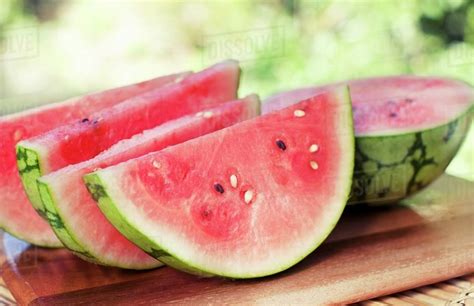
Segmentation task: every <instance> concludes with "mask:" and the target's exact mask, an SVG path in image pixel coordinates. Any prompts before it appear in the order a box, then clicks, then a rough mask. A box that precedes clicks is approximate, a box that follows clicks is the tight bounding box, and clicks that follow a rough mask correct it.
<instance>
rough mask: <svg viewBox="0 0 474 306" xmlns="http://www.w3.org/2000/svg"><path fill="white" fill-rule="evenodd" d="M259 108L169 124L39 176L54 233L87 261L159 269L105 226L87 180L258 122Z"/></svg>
mask: <svg viewBox="0 0 474 306" xmlns="http://www.w3.org/2000/svg"><path fill="white" fill-rule="evenodd" d="M259 107H260V101H259V100H258V97H257V96H255V95H252V96H249V97H247V98H244V99H242V100H237V101H233V102H229V103H226V104H224V105H222V106H219V107H217V108H214V109H208V110H206V111H203V112H199V113H197V114H193V115H188V116H185V117H182V118H179V119H176V120H173V121H169V122H167V123H164V124H163V125H160V126H159V127H156V128H154V129H152V130H147V131H145V132H143V133H142V134H139V135H136V136H134V137H133V138H130V139H127V140H123V141H120V142H119V143H117V144H115V145H114V146H112V147H111V148H110V149H109V150H107V151H104V152H102V153H101V154H99V155H98V156H96V157H95V158H93V159H90V160H87V161H85V162H82V163H79V164H76V165H71V166H68V167H65V168H62V169H60V170H58V171H56V172H53V173H51V174H48V175H46V176H43V177H41V178H40V179H39V190H40V194H41V198H42V200H43V203H44V207H45V209H46V213H47V215H48V220H50V224H51V226H52V228H53V230H54V231H55V233H56V234H57V235H58V237H59V239H60V240H61V241H62V242H63V243H64V245H65V246H66V247H67V248H69V249H70V250H71V251H73V252H74V253H76V254H78V255H79V256H80V257H82V258H84V259H86V260H88V261H93V262H95V263H99V264H104V265H111V266H116V267H121V268H131V269H147V268H153V267H156V266H157V264H158V261H157V260H156V259H154V258H153V257H150V256H149V255H148V254H146V253H145V252H143V251H142V250H141V249H139V248H138V247H136V246H135V245H134V244H132V243H131V242H130V241H128V240H127V239H126V238H125V237H124V236H122V234H120V233H119V232H118V231H117V230H116V229H115V228H114V227H113V226H112V225H111V224H110V223H109V221H107V219H106V218H105V217H104V215H103V214H102V212H101V211H100V210H99V208H98V207H97V203H96V202H95V201H94V200H93V199H92V197H91V196H90V194H89V192H88V191H87V188H86V187H85V185H84V182H83V180H82V177H83V175H85V174H87V173H89V172H92V171H93V170H95V169H97V168H104V167H108V166H112V165H115V164H118V163H120V162H123V161H126V160H129V159H131V158H135V157H138V156H142V155H145V154H147V153H149V152H152V151H158V150H161V149H163V148H165V147H167V146H170V145H174V144H177V143H180V142H184V141H186V140H189V139H192V138H195V137H198V136H201V135H204V134H207V133H210V132H213V131H216V130H219V129H222V128H224V127H227V126H230V125H233V124H235V123H237V122H240V121H243V120H246V119H249V118H252V117H255V116H257V115H258V113H259ZM98 233H100V234H98Z"/></svg>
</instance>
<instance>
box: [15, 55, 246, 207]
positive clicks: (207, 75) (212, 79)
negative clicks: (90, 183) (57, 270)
mask: <svg viewBox="0 0 474 306" xmlns="http://www.w3.org/2000/svg"><path fill="white" fill-rule="evenodd" d="M239 76H240V69H239V65H238V63H237V62H235V61H225V62H222V63H220V64H217V65H214V66H212V67H210V68H208V69H206V70H203V71H201V72H199V73H195V74H192V75H191V76H189V77H186V78H184V79H183V80H182V81H180V82H179V83H175V84H170V85H169V86H166V87H164V88H162V89H161V88H160V89H157V90H154V91H150V92H147V93H144V94H143V95H141V96H137V97H133V98H131V99H128V100H126V101H124V102H123V103H120V104H118V105H115V106H113V107H111V108H107V109H104V110H102V111H100V112H97V113H94V114H92V115H90V116H89V117H88V118H86V120H83V121H82V122H75V123H72V124H69V125H64V126H61V127H59V128H57V129H54V130H51V131H49V132H47V133H45V134H42V135H40V136H37V137H34V138H31V139H28V140H25V141H22V142H20V143H18V145H17V152H18V153H17V155H18V168H19V171H20V173H21V174H22V175H21V177H22V181H23V185H24V187H25V190H26V193H27V195H28V197H29V199H30V202H31V203H32V204H33V206H34V207H35V208H36V209H37V210H38V211H39V212H40V214H41V215H43V216H46V211H44V207H43V205H42V202H41V199H40V196H39V193H38V188H37V184H36V179H37V178H39V177H40V176H43V175H45V174H48V173H50V172H52V171H55V170H58V169H61V168H63V167H65V166H68V165H72V164H76V163H79V162H82V161H85V160H88V159H91V158H93V157H94V156H96V155H97V154H99V153H100V152H102V151H104V150H106V149H108V148H109V147H110V146H112V145H113V144H115V143H117V142H118V141H119V140H122V139H127V138H130V137H132V136H133V135H135V134H138V133H141V132H142V131H144V130H146V129H150V128H154V127H156V126H157V125H160V124H162V123H164V122H166V121H169V120H172V119H176V118H179V117H181V116H183V115H186V114H190V113H195V112H198V111H200V110H202V109H205V108H209V107H213V106H216V105H219V104H222V103H223V102H226V101H230V100H233V99H236V97H237V89H238V84H239Z"/></svg>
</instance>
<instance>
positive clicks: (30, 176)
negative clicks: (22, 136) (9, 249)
mask: <svg viewBox="0 0 474 306" xmlns="http://www.w3.org/2000/svg"><path fill="white" fill-rule="evenodd" d="M16 158H17V165H18V172H19V174H20V177H21V181H22V183H23V187H24V189H25V192H26V193H27V195H28V197H30V195H31V196H33V197H38V199H39V201H40V202H41V199H40V198H39V192H38V190H37V185H36V178H38V177H40V175H41V163H40V161H39V158H38V153H37V152H36V151H35V150H32V149H29V148H25V147H23V146H21V145H17V146H16ZM37 211H38V213H39V214H40V215H41V216H42V217H43V218H47V216H46V211H45V210H41V211H40V210H37ZM5 230H6V231H7V232H8V233H11V234H12V235H13V236H15V237H17V238H20V239H24V237H22V235H18V234H17V233H15V231H11V230H10V229H7V228H5ZM26 240H27V241H30V242H31V243H34V244H35V245H38V246H42V247H48V248H60V247H63V245H62V244H61V242H60V241H58V242H57V243H51V242H46V241H39V240H35V239H32V238H30V239H26Z"/></svg>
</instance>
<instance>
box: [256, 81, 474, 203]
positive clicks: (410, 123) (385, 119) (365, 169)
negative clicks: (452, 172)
mask: <svg viewBox="0 0 474 306" xmlns="http://www.w3.org/2000/svg"><path fill="white" fill-rule="evenodd" d="M340 84H341V83H339V84H332V85H326V86H321V87H311V88H301V89H296V90H292V91H288V92H283V93H280V94H277V95H274V96H272V97H270V98H268V99H267V100H266V101H265V104H264V106H263V112H264V113H268V112H271V111H274V110H278V109H281V108H284V107H287V106H288V105H291V104H293V103H297V102H298V101H299V100H300V99H304V98H306V97H310V96H312V95H315V94H317V93H320V92H323V91H325V90H327V89H328V88H331V87H334V86H339V85H340ZM344 84H349V85H350V88H351V95H352V104H353V112H354V128H355V134H356V163H355V171H354V180H353V189H352V197H351V200H350V202H351V203H359V202H363V203H369V204H384V203H393V202H396V201H399V200H400V199H403V198H404V197H406V196H408V195H410V194H412V193H414V192H415V191H417V190H420V189H421V188H423V187H424V186H426V185H428V184H429V183H431V182H432V181H433V180H435V179H436V178H437V177H438V176H440V175H441V174H442V173H443V172H444V170H445V168H446V167H447V166H448V164H449V162H450V161H451V160H452V159H453V157H454V156H455V154H456V152H457V150H458V149H459V147H460V146H461V144H462V142H463V140H464V138H465V136H466V134H467V132H468V130H469V125H470V123H471V114H472V106H473V102H474V90H473V88H472V87H471V86H469V85H467V84H465V83H463V82H460V81H456V80H452V79H446V78H436V77H416V76H396V77H383V78H371V79H362V80H352V81H348V82H344Z"/></svg>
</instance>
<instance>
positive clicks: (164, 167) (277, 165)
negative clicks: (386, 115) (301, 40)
mask: <svg viewBox="0 0 474 306" xmlns="http://www.w3.org/2000/svg"><path fill="white" fill-rule="evenodd" d="M353 137H354V135H353V128H352V113H351V107H350V99H349V94H348V92H347V89H346V88H345V87H341V88H336V89H334V90H332V91H330V92H328V93H324V94H322V95H319V96H317V97H313V98H311V99H308V100H306V101H303V102H301V103H298V104H296V105H293V106H291V107H289V108H287V109H284V110H281V111H279V112H276V113H272V114H267V115H265V116H261V117H258V118H255V119H252V120H248V121H245V122H243V123H239V124H236V125H234V126H231V127H229V128H226V129H223V130H220V131H217V132H214V133H212V134H208V135H205V136H202V137H199V138H196V139H193V140H190V141H188V142H185V143H182V144H179V145H176V146H172V147H169V148H167V149H165V150H162V151H159V152H156V153H151V154H148V155H146V156H143V157H140V158H137V159H132V160H129V161H127V162H125V163H122V164H119V165H116V166H112V167H109V168H106V169H104V170H99V171H97V172H94V173H92V174H89V175H86V176H85V177H84V179H85V181H86V182H87V185H88V188H89V191H90V192H91V193H92V195H93V197H94V198H95V199H98V202H99V205H100V208H101V210H102V211H103V212H104V213H105V215H106V216H107V218H108V219H109V220H110V221H111V222H112V223H113V224H114V225H115V226H116V227H117V228H118V229H119V230H120V231H121V232H122V233H123V234H124V235H125V236H127V237H128V238H129V239H130V240H131V241H133V242H134V243H136V244H137V245H138V246H140V247H141V248H142V249H143V250H145V251H146V252H148V253H149V254H151V255H153V256H154V257H156V258H158V259H159V260H160V261H162V262H164V263H166V264H168V265H170V266H173V267H175V268H178V269H181V270H184V271H187V272H192V273H197V274H205V275H222V276H228V277H235V278H247V277H259V276H265V275H269V274H273V273H277V272H280V271H282V270H284V269H286V268H288V267H290V266H292V265H294V264H295V263H297V262H298V261H300V260H301V259H302V258H304V257H305V256H306V255H308V254H309V253H310V252H311V251H313V250H314V249H315V248H316V247H317V246H318V245H319V244H320V243H321V242H322V240H324V239H325V238H326V237H327V235H328V234H329V232H330V231H331V230H332V229H333V227H334V226H335V224H336V222H337V220H338V218H339V217H340V215H341V213H342V210H343V208H344V206H345V203H346V200H347V197H348V194H349V190H350V185H351V177H352V170H353V169H352V167H353V160H354V150H353V149H354V138H353Z"/></svg>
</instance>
